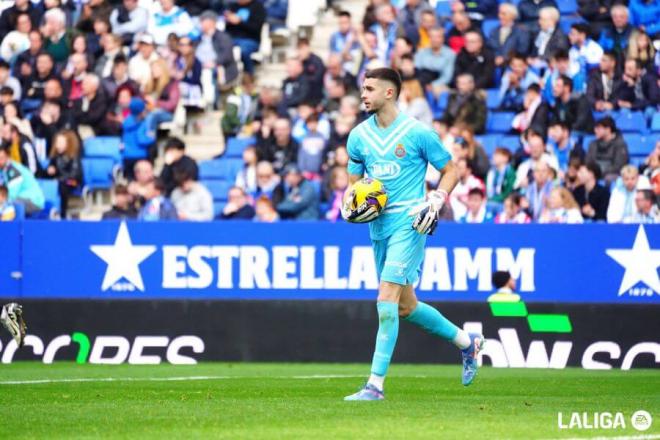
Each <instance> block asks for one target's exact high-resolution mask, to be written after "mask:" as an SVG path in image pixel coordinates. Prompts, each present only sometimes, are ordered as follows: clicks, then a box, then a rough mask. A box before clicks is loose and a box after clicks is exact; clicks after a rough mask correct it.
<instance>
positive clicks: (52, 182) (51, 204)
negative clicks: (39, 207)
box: [37, 179, 60, 218]
mask: <svg viewBox="0 0 660 440" xmlns="http://www.w3.org/2000/svg"><path fill="white" fill-rule="evenodd" d="M37 182H38V183H39V186H40V187H41V191H42V192H43V193H44V200H45V204H44V209H43V216H45V218H48V215H49V214H50V213H51V212H52V211H56V212H59V211H60V192H59V190H58V185H57V179H37ZM40 217H41V216H40Z"/></svg>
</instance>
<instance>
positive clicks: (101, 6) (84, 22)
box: [76, 0, 112, 33]
mask: <svg viewBox="0 0 660 440" xmlns="http://www.w3.org/2000/svg"><path fill="white" fill-rule="evenodd" d="M111 12H112V5H110V4H109V3H108V2H107V1H106V0H90V1H88V2H86V3H85V4H84V5H82V8H81V10H80V16H79V18H78V23H77V24H76V28H77V29H76V30H78V31H80V32H82V33H91V32H93V31H95V30H96V22H98V21H103V22H106V23H107V24H108V26H107V27H108V28H109V27H110V23H108V19H109V18H110V13H111Z"/></svg>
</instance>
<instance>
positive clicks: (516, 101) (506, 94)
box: [499, 53, 541, 112]
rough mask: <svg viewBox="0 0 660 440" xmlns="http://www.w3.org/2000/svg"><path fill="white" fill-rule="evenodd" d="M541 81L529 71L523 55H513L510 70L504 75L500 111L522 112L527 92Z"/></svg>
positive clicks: (501, 86) (500, 93)
mask: <svg viewBox="0 0 660 440" xmlns="http://www.w3.org/2000/svg"><path fill="white" fill-rule="evenodd" d="M540 81H541V78H539V77H538V75H537V74H536V73H534V72H532V70H531V69H529V66H527V61H526V59H525V57H524V56H523V55H522V54H516V53H514V54H511V56H510V61H509V69H507V70H506V71H505V72H504V74H503V75H502V83H501V85H500V91H499V98H500V104H499V110H504V111H514V112H517V111H520V110H522V109H523V101H524V95H525V91H526V90H527V89H528V88H529V87H530V86H531V85H537V84H538V83H539V82H540Z"/></svg>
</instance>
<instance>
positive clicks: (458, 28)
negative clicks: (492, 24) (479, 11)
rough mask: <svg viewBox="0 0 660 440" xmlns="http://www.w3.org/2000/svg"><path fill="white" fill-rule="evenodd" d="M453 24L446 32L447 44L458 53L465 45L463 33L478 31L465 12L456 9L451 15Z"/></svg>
mask: <svg viewBox="0 0 660 440" xmlns="http://www.w3.org/2000/svg"><path fill="white" fill-rule="evenodd" d="M451 21H452V23H453V26H452V27H451V29H449V32H447V46H449V47H450V48H451V50H453V51H454V53H456V54H458V53H459V52H460V51H461V49H463V46H465V34H467V33H468V32H479V31H480V30H479V27H478V26H476V25H475V24H474V23H472V21H471V20H470V17H468V15H467V14H466V13H465V12H461V11H456V12H454V13H453V14H452V16H451Z"/></svg>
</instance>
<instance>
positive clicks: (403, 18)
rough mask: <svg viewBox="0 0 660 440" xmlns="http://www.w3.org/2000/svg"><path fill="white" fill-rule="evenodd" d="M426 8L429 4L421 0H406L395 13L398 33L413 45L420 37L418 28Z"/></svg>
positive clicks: (417, 42) (416, 43) (415, 44)
mask: <svg viewBox="0 0 660 440" xmlns="http://www.w3.org/2000/svg"><path fill="white" fill-rule="evenodd" d="M428 8H429V6H428V5H427V4H426V3H425V2H423V1H421V0H406V2H405V5H404V6H403V8H401V10H400V11H399V13H398V14H397V15H398V17H397V18H398V22H399V23H398V26H399V35H401V36H404V37H406V38H407V39H408V40H409V41H410V42H412V44H413V45H414V46H415V47H416V46H417V45H418V44H419V42H420V38H421V36H420V32H419V29H420V26H421V24H422V12H424V11H428V10H429V9H428Z"/></svg>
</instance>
